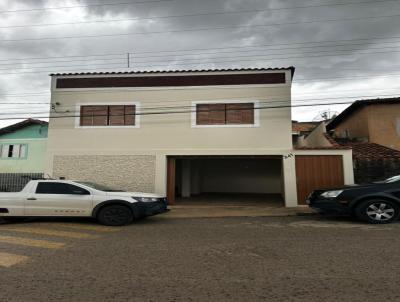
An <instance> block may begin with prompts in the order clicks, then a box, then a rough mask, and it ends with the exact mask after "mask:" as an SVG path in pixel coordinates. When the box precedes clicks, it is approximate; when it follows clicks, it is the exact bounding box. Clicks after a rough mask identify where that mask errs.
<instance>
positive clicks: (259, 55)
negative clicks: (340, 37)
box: [0, 46, 400, 71]
mask: <svg viewBox="0 0 400 302" xmlns="http://www.w3.org/2000/svg"><path fill="white" fill-rule="evenodd" d="M392 48H395V49H398V47H397V46H388V47H370V48H368V49H364V48H353V49H342V50H320V51H319V52H317V53H316V52H315V50H312V51H303V52H302V54H319V53H321V52H322V53H326V52H328V53H330V52H334V53H335V52H354V51H359V50H361V51H364V50H365V51H368V50H371V49H379V50H385V49H392ZM257 51H258V50H257ZM386 52H400V50H396V51H385V53H386ZM227 53H232V52H225V54H227ZM370 53H375V52H374V51H369V52H358V54H370ZM376 53H383V51H378V52H376ZM215 54H224V53H215ZM289 54H294V55H296V53H284V52H280V53H266V54H252V55H236V56H235V57H226V56H224V57H222V58H226V59H235V60H236V59H237V58H249V57H251V58H254V57H268V58H267V59H273V58H269V56H280V55H289ZM304 57H306V56H304ZM222 58H221V57H208V58H193V59H191V58H187V59H181V58H177V59H175V62H176V63H177V64H181V63H179V61H182V60H184V62H187V61H195V63H197V61H199V60H200V61H201V63H208V62H204V60H214V59H222ZM278 59H282V58H278ZM115 60H119V61H120V62H112V63H111V62H110V63H92V64H93V65H96V67H92V68H97V66H110V65H123V66H122V68H124V67H125V66H124V65H125V64H126V62H125V61H121V59H115ZM158 62H160V63H164V62H166V61H165V60H163V61H136V62H133V65H137V63H158ZM213 62H215V61H212V62H210V63H213ZM171 63H174V62H171ZM88 64H90V65H91V63H88ZM182 64H183V63H182ZM185 64H186V63H185ZM0 65H1V64H0ZM146 66H147V65H146ZM60 67H61V68H63V67H82V64H79V65H54V66H33V67H29V66H28V67H18V68H13V69H14V70H32V69H34V70H38V69H43V68H45V69H46V68H47V69H48V68H60ZM86 68H89V66H86ZM115 68H118V66H115ZM1 70H10V67H8V68H0V71H1Z"/></svg>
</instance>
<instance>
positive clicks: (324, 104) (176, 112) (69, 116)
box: [0, 102, 353, 120]
mask: <svg viewBox="0 0 400 302" xmlns="http://www.w3.org/2000/svg"><path fill="white" fill-rule="evenodd" d="M352 103H353V102H337V103H330V104H326V103H320V104H302V105H282V106H267V107H255V108H253V109H255V110H266V109H279V108H298V107H311V106H332V105H348V104H352ZM209 111H219V110H209ZM194 112H196V111H193V110H179V111H169V112H148V113H136V114H134V115H163V114H180V113H194ZM99 116H104V115H99ZM74 117H75V118H76V117H80V116H79V115H68V116H67V115H63V116H51V117H50V116H35V118H42V119H50V118H51V119H59V118H74ZM28 118H31V117H9V118H0V120H14V119H28Z"/></svg>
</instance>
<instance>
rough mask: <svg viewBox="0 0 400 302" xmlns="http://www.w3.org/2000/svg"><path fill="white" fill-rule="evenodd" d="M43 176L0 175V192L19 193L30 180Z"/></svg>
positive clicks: (31, 174)
mask: <svg viewBox="0 0 400 302" xmlns="http://www.w3.org/2000/svg"><path fill="white" fill-rule="evenodd" d="M43 176H44V175H43V173H0V192H18V191H21V190H22V188H23V187H25V185H26V184H27V183H28V182H29V181H30V180H31V179H38V178H43Z"/></svg>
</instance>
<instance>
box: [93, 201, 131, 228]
mask: <svg viewBox="0 0 400 302" xmlns="http://www.w3.org/2000/svg"><path fill="white" fill-rule="evenodd" d="M97 220H98V221H99V222H100V223H101V224H104V225H110V226H121V225H126V224H129V223H131V222H132V221H133V215H132V211H131V210H130V209H129V208H128V207H126V206H123V205H109V206H105V207H103V208H102V209H101V210H100V211H99V214H98V215H97Z"/></svg>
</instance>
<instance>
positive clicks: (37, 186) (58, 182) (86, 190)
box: [34, 181, 92, 196]
mask: <svg viewBox="0 0 400 302" xmlns="http://www.w3.org/2000/svg"><path fill="white" fill-rule="evenodd" d="M49 183H50V184H62V185H64V186H72V187H76V188H79V189H81V190H82V191H84V192H86V193H85V194H67V193H38V191H37V190H38V188H39V186H40V184H49ZM34 194H35V195H36V194H38V195H77V196H88V195H89V196H90V195H92V192H90V191H89V190H88V189H86V188H82V187H81V186H78V185H75V184H69V183H65V182H61V181H54V182H45V181H39V182H38V183H37V185H36V188H35V193H34Z"/></svg>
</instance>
